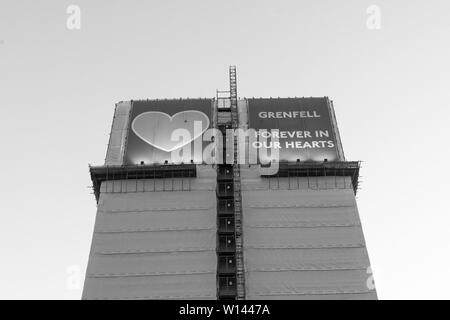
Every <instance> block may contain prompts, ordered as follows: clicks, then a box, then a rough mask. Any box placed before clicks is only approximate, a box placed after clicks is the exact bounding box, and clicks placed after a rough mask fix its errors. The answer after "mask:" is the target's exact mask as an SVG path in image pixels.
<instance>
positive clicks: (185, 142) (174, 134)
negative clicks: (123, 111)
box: [124, 99, 212, 165]
mask: <svg viewBox="0 0 450 320" xmlns="http://www.w3.org/2000/svg"><path fill="white" fill-rule="evenodd" d="M211 111H212V101H211V100H210V99H180V100H148V101H145V100H141V101H133V103H132V107H131V114H130V120H129V126H128V138H127V141H126V149H125V157H124V162H125V164H128V165H132V164H164V163H174V162H176V163H190V162H192V163H202V162H203V161H204V159H203V149H204V148H205V146H206V145H207V144H208V143H210V142H208V141H203V134H204V133H205V131H206V130H207V129H208V128H210V127H211V114H212V112H211ZM174 156H176V157H178V158H177V159H176V160H174ZM177 160H178V161H177Z"/></svg>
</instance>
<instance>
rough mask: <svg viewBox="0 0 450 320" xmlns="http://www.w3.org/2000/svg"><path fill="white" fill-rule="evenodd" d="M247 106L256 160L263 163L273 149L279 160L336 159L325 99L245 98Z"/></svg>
mask: <svg viewBox="0 0 450 320" xmlns="http://www.w3.org/2000/svg"><path fill="white" fill-rule="evenodd" d="M248 107H249V128H250V129H255V130H256V136H257V137H258V141H259V142H258V143H256V144H254V145H253V147H255V146H256V148H259V150H258V153H259V154H258V159H259V161H260V162H263V163H267V162H268V161H269V160H270V159H271V158H272V157H270V154H271V153H270V151H273V150H275V149H277V151H278V152H279V161H297V159H300V161H324V160H325V159H327V160H328V161H334V160H339V156H338V152H337V141H336V136H335V132H334V126H333V124H332V118H331V116H330V108H329V104H328V99H327V98H285V99H249V100H248ZM264 129H265V130H267V132H265V133H264V132H262V131H261V130H264ZM274 130H278V132H276V131H274ZM261 148H265V149H270V150H268V152H261ZM267 154H268V155H269V156H266V155H267Z"/></svg>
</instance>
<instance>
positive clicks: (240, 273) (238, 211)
mask: <svg viewBox="0 0 450 320" xmlns="http://www.w3.org/2000/svg"><path fill="white" fill-rule="evenodd" d="M237 102H238V97H237V80H236V66H230V109H231V124H232V128H233V129H238V128H239V115H238V108H237ZM233 140H234V162H233V186H234V216H235V217H234V219H235V231H236V232H235V244H236V287H237V297H236V298H237V299H238V300H243V299H245V269H244V251H243V238H242V201H241V200H242V199H241V173H240V166H239V162H238V161H239V154H238V148H239V144H238V140H237V139H236V137H235V138H234V139H233Z"/></svg>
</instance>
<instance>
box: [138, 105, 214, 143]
mask: <svg viewBox="0 0 450 320" xmlns="http://www.w3.org/2000/svg"><path fill="white" fill-rule="evenodd" d="M197 121H200V122H201V124H202V128H201V130H200V131H198V132H194V122H197ZM208 127H209V118H208V116H207V115H206V114H204V113H203V112H201V111H198V110H186V111H181V112H178V113H175V114H174V115H173V116H169V115H168V114H167V113H164V112H160V111H149V112H144V113H141V114H139V115H138V116H137V117H136V118H134V120H133V122H132V123H131V129H132V130H133V132H134V133H135V134H136V135H137V136H138V137H139V138H141V139H142V140H143V141H145V142H147V143H148V144H149V145H151V146H153V147H155V148H158V149H160V150H162V151H165V152H172V151H174V150H177V149H179V148H181V147H183V146H185V145H187V144H189V143H191V142H192V141H194V140H195V139H197V138H198V137H200V136H201V135H202V134H203V133H204V132H205V131H206V130H207V129H208ZM176 129H185V130H187V131H188V132H189V133H190V135H191V140H188V141H182V142H178V141H172V140H171V139H170V138H171V135H172V132H174V130H176Z"/></svg>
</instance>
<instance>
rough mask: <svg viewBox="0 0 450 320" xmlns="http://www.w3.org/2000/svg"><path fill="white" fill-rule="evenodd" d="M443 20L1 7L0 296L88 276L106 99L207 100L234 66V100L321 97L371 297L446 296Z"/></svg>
mask: <svg viewBox="0 0 450 320" xmlns="http://www.w3.org/2000/svg"><path fill="white" fill-rule="evenodd" d="M70 4H76V5H79V6H80V8H81V30H75V31H74V30H72V31H70V30H68V29H67V28H66V19H67V17H68V15H67V14H66V9H67V7H68V5H70ZM372 4H375V5H378V6H379V8H380V9H381V29H380V30H369V29H368V28H367V26H366V20H367V18H368V14H367V13H366V10H367V8H368V7H369V6H370V5H372ZM449 14H450V2H448V1H446V0H442V1H436V0H434V1H411V0H408V1H407V0H396V1H392V0H390V1H384V0H383V1H382V0H373V1H365V0H346V1H336V0H329V1H323V0H322V1H317V0H316V1H312V0H311V1H299V0H293V1H282V0H279V1H262V0H254V1H243V0H239V1H236V0H227V1H212V0H204V1H197V0H190V1H182V0H179V1H167V0H164V1H163V0H159V1H156V0H153V1H137V0H134V1H130V0H127V1H125V0H121V1H118V0H116V1H113V0H107V1H106V0H97V1H87V0H72V1H63V0H54V1H31V0H29V1H22V0H1V1H0V97H1V104H2V107H1V114H2V116H1V120H2V124H1V126H0V134H1V137H2V148H1V149H2V151H1V158H0V162H1V168H2V179H1V183H0V195H1V201H0V215H1V216H0V221H1V222H0V225H1V233H0V249H1V258H0V259H1V260H0V262H1V263H0V298H36V299H45V298H52V299H79V298H80V297H81V288H82V286H80V287H79V288H76V287H73V286H68V284H67V282H68V280H73V278H68V275H69V273H68V268H69V269H70V271H71V272H73V270H75V271H76V270H77V268H80V270H81V271H82V272H83V273H84V270H85V267H86V263H87V258H88V254H89V249H90V242H91V237H92V229H93V224H94V216H95V211H96V204H95V200H94V196H93V195H92V194H90V189H89V188H88V186H90V178H89V173H88V163H91V164H102V163H103V160H104V156H105V152H106V145H107V142H108V134H109V130H110V125H111V120H112V115H113V107H114V103H115V102H117V101H120V100H129V99H139V98H171V97H213V96H214V95H215V90H216V88H219V89H227V87H228V75H227V72H228V65H230V64H236V65H237V67H238V90H239V95H240V96H241V97H252V96H255V97H259V96H263V97H268V96H273V97H278V96H281V97H287V96H329V97H331V98H332V99H333V100H334V103H335V108H336V113H337V118H338V122H339V126H340V131H341V136H342V139H343V144H344V150H345V152H346V156H347V159H348V160H363V161H364V163H363V165H364V166H363V169H362V176H363V177H362V180H363V184H362V190H361V191H360V192H359V195H358V203H359V209H360V215H361V219H362V222H363V227H364V231H365V236H366V241H367V245H368V249H369V255H370V258H371V262H372V267H373V271H374V275H375V281H376V285H377V289H378V294H379V297H380V298H381V299H408V298H414V299H419V298H425V299H427V298H447V299H449V298H450V291H449V289H448V288H449V287H450V271H449V270H450V266H449V264H450V258H449V256H450V255H449V252H450V217H449V209H448V207H449V206H448V189H449V188H448V183H449V181H450V179H449V178H450V176H449V171H448V170H447V169H446V164H447V158H448V157H449V147H448V145H447V143H448V125H449V120H450V111H449V110H450V109H449V105H448V104H449V103H448V91H449V80H448V78H449V74H450V62H449V61H450V60H449V57H450V19H449V18H448V16H449ZM72 275H73V273H72ZM69 282H70V281H69Z"/></svg>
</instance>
